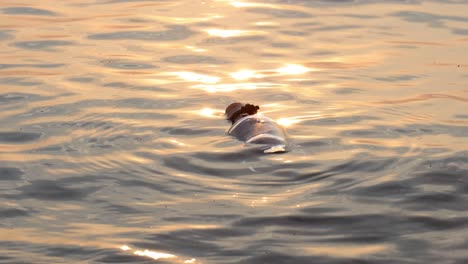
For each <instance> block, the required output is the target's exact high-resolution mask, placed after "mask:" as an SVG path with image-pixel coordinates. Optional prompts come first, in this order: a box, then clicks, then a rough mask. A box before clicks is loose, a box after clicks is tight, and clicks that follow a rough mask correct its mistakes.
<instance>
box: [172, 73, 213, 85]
mask: <svg viewBox="0 0 468 264" xmlns="http://www.w3.org/2000/svg"><path fill="white" fill-rule="evenodd" d="M172 74H173V75H176V76H178V77H179V78H181V79H183V80H185V81H190V82H200V83H217V82H219V80H220V78H219V77H216V76H210V75H205V74H199V73H195V72H173V73H172Z"/></svg>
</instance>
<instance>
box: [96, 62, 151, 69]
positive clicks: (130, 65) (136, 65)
mask: <svg viewBox="0 0 468 264" xmlns="http://www.w3.org/2000/svg"><path fill="white" fill-rule="evenodd" d="M100 64H102V66H104V67H107V68H112V69H122V70H141V69H154V68H157V66H154V65H152V64H149V63H143V62H139V61H131V60H103V61H101V62H100Z"/></svg>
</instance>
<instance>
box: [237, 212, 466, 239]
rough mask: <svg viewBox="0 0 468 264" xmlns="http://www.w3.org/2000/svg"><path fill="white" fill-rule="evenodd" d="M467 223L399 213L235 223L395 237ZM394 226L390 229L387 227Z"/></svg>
mask: <svg viewBox="0 0 468 264" xmlns="http://www.w3.org/2000/svg"><path fill="white" fill-rule="evenodd" d="M467 225H468V218H466V217H451V218H445V219H442V218H435V217H427V216H400V215H380V214H359V215H334V216H329V215H313V216H311V215H286V216H269V217H268V216H266V217H246V218H244V219H241V220H239V221H236V222H234V224H233V227H235V228H248V229H255V230H256V231H257V232H258V231H260V230H259V229H263V228H266V227H269V226H277V227H284V228H289V229H301V230H302V228H307V229H308V230H310V231H312V229H314V228H315V229H319V230H323V228H325V229H326V230H328V232H329V233H330V234H333V233H337V234H341V235H346V234H359V235H362V234H374V235H378V236H383V237H387V238H388V239H390V238H394V237H395V236H399V235H407V234H413V233H420V232H427V231H442V230H454V229H459V228H463V227H465V226H467ZM390 226H391V227H393V228H392V229H391V230H390V229H388V227H390Z"/></svg>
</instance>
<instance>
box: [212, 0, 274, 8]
mask: <svg viewBox="0 0 468 264" xmlns="http://www.w3.org/2000/svg"><path fill="white" fill-rule="evenodd" d="M218 1H220V2H228V3H229V4H230V5H232V6H234V7H271V8H273V7H275V6H274V5H272V4H264V3H254V2H246V1H237V0H234V1H233V0H218Z"/></svg>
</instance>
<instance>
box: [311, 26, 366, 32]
mask: <svg viewBox="0 0 468 264" xmlns="http://www.w3.org/2000/svg"><path fill="white" fill-rule="evenodd" d="M357 28H362V26H358V25H339V26H321V27H316V28H311V29H310V30H311V31H344V30H349V29H357Z"/></svg>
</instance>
